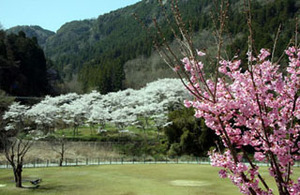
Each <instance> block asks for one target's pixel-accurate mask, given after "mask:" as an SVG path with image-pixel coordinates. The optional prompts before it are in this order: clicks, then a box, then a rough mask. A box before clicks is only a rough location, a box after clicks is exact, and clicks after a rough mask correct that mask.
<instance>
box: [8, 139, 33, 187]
mask: <svg viewBox="0 0 300 195" xmlns="http://www.w3.org/2000/svg"><path fill="white" fill-rule="evenodd" d="M2 143H3V144H4V153H5V157H6V159H7V160H8V162H9V163H10V165H11V166H12V168H13V172H14V179H15V183H16V187H19V188H21V187H22V171H23V163H24V157H25V155H26V153H27V152H28V150H29V149H30V147H31V145H32V142H31V141H30V140H25V139H22V138H17V137H11V138H9V137H8V136H2Z"/></svg>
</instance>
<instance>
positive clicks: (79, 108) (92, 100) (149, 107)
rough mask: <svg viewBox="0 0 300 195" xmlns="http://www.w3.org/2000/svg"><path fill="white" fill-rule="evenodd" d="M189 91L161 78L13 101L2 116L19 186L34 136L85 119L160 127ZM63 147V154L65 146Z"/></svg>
mask: <svg viewBox="0 0 300 195" xmlns="http://www.w3.org/2000/svg"><path fill="white" fill-rule="evenodd" d="M187 97H188V93H187V92H186V90H185V89H184V87H182V86H181V85H180V80H178V79H161V80H158V81H156V82H153V83H149V84H148V85H147V86H146V87H144V88H142V89H140V90H133V89H127V90H124V91H119V92H114V93H109V94H106V95H101V94H100V93H98V92H96V91H93V92H91V93H89V94H83V95H78V94H75V93H70V94H66V95H60V96H57V97H50V96H47V97H45V99H44V100H42V101H41V102H40V103H38V104H35V105H33V106H31V107H29V106H25V105H21V104H19V103H13V104H12V105H11V106H10V107H9V110H8V111H6V112H5V114H4V116H3V119H4V120H5V123H6V127H5V130H6V132H5V133H4V134H5V135H6V136H4V137H3V139H2V142H3V143H4V145H5V147H4V148H5V151H4V152H5V155H6V158H7V160H8V161H9V162H10V164H11V166H12V167H13V171H14V175H15V181H16V186H17V187H22V174H21V173H22V167H23V162H24V156H25V155H26V153H27V151H28V150H29V148H30V146H31V141H30V139H31V138H32V137H33V138H35V139H39V138H41V137H44V136H45V135H49V134H51V133H53V132H54V131H55V130H56V129H58V128H66V127H71V128H73V135H77V134H78V127H79V126H81V125H84V124H88V125H90V127H91V128H93V127H94V126H95V125H97V126H100V127H101V128H105V126H106V123H112V124H114V125H115V126H116V127H117V128H119V129H120V130H121V129H123V128H125V127H127V126H129V125H140V126H141V128H145V127H146V126H147V125H149V124H148V122H147V121H149V119H150V118H151V119H152V120H153V121H155V125H156V126H157V127H158V128H159V127H161V126H163V125H164V124H165V123H166V120H167V118H166V114H167V112H168V111H169V110H170V109H172V108H173V107H174V106H175V105H176V104H180V103H181V102H182V101H183V100H184V99H185V98H187ZM28 135H30V137H31V138H30V137H28ZM60 141H61V143H62V144H64V142H63V140H60ZM61 149H64V145H62V148H61ZM59 152H60V154H61V156H62V158H63V152H62V151H59ZM61 161H62V160H61Z"/></svg>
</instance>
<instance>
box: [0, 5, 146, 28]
mask: <svg viewBox="0 0 300 195" xmlns="http://www.w3.org/2000/svg"><path fill="white" fill-rule="evenodd" d="M139 1H141V0H0V24H1V25H2V26H3V28H4V29H8V28H10V27H13V26H17V25H38V26H41V27H42V28H44V29H48V30H51V31H54V32H56V31H57V30H58V29H59V28H60V27H61V26H62V25H63V24H64V23H66V22H71V21H73V20H84V19H91V18H97V17H98V16H99V15H102V14H105V13H109V12H110V11H113V10H116V9H118V8H122V7H125V6H128V5H132V4H134V3H136V2H139Z"/></svg>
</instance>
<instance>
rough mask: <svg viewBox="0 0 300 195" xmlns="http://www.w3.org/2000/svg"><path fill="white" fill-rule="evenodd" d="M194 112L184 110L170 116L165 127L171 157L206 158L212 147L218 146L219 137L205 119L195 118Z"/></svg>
mask: <svg viewBox="0 0 300 195" xmlns="http://www.w3.org/2000/svg"><path fill="white" fill-rule="evenodd" d="M194 114H195V112H194V110H193V109H187V108H183V109H180V110H175V111H173V112H170V113H169V114H168V121H169V122H168V125H166V126H165V127H164V133H165V135H166V136H167V139H168V143H169V145H170V149H169V152H168V153H169V155H171V156H182V155H184V154H187V155H194V156H206V155H207V152H208V150H209V148H210V147H212V146H216V144H215V142H216V141H217V137H216V135H215V134H214V132H213V131H212V130H211V129H209V128H207V127H206V126H205V124H204V120H203V119H196V118H195V117H194Z"/></svg>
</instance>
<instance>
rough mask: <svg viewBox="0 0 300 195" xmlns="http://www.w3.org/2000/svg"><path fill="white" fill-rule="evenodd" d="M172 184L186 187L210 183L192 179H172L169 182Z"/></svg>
mask: <svg viewBox="0 0 300 195" xmlns="http://www.w3.org/2000/svg"><path fill="white" fill-rule="evenodd" d="M170 183H171V185H173V186H188V187H200V186H207V185H210V183H209V182H206V181H193V180H173V181H171V182H170Z"/></svg>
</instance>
